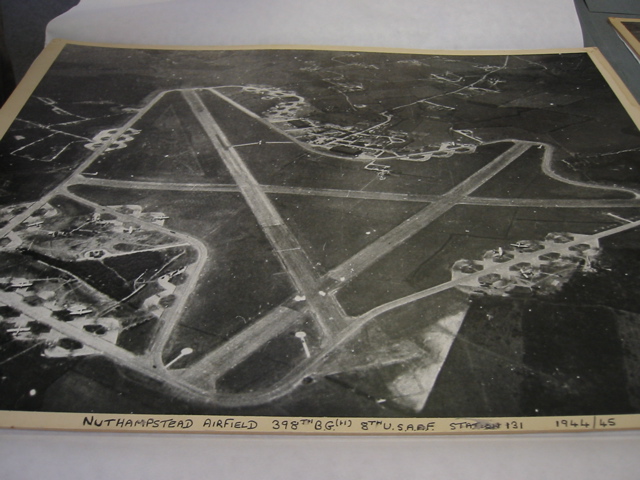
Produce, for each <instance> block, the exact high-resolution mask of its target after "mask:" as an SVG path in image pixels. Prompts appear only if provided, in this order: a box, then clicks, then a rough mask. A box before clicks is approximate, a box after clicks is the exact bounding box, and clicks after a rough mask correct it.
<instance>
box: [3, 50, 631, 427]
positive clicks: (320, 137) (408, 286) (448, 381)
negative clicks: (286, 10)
mask: <svg viewBox="0 0 640 480" xmlns="http://www.w3.org/2000/svg"><path fill="white" fill-rule="evenodd" d="M606 78H607V77H606V75H604V74H603V72H602V71H601V69H600V68H599V66H598V64H597V62H596V61H595V59H594V58H593V57H592V55H590V52H588V51H566V52H562V53H557V52H553V53H532V52H523V53H522V54H518V53H517V52H510V53H508V54H499V53H491V54H481V53H477V54H469V53H461V54H453V53H442V52H434V53H430V54H426V53H418V52H415V53H413V52H373V51H355V50H352V51H345V50H337V49H336V50H320V49H305V48H302V47H300V48H291V49H277V48H273V49H221V50H178V49H151V48H142V47H140V48H111V47H106V46H87V45H75V44H66V45H65V46H64V48H62V49H61V52H60V53H59V55H58V56H57V58H56V59H55V61H53V63H52V65H51V67H50V68H49V69H48V71H47V72H46V73H45V74H44V76H43V78H42V80H41V81H40V82H39V84H38V85H37V87H36V88H35V91H33V93H32V94H31V95H30V96H29V98H28V99H26V103H25V104H24V107H23V108H22V109H21V110H20V111H19V112H18V113H17V117H16V118H15V120H13V121H12V123H11V126H10V127H9V129H8V130H7V132H6V133H5V134H4V137H3V138H2V140H1V141H0V161H1V162H2V171H1V173H0V410H4V411H28V412H75V413H87V412H92V413H114V414H115V413H121V414H131V413H133V414H158V415H159V414H171V415H233V416H279V417H295V416H312V417H328V416H334V417H349V418H352V417H367V418H370V417H374V418H407V417H410V418H440V417H468V418H482V417H536V416H562V415H601V414H602V415H605V414H607V415H608V414H612V415H614V414H615V415H618V414H620V415H622V414H637V413H640V356H639V355H640V296H639V295H638V292H639V291H640V162H639V159H640V132H639V130H638V126H637V124H636V123H635V122H634V118H633V116H634V114H632V113H630V112H631V110H633V109H635V111H637V109H638V106H637V104H635V105H631V107H632V108H630V106H629V105H628V104H629V100H628V98H626V99H621V98H619V96H618V95H617V91H616V89H615V88H612V86H611V85H610V84H609V83H608V82H607V79H606ZM623 100H624V101H623ZM637 120H638V118H637V115H636V121H637Z"/></svg>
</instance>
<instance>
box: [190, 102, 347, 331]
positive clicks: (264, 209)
mask: <svg viewBox="0 0 640 480" xmlns="http://www.w3.org/2000/svg"><path fill="white" fill-rule="evenodd" d="M182 95H183V96H184V98H185V100H186V102H187V104H188V105H189V107H190V108H191V111H192V112H193V114H194V115H195V117H196V118H197V120H198V121H199V122H200V125H201V126H202V128H203V129H204V131H205V133H206V135H207V136H208V137H209V140H211V143H212V145H213V147H214V148H215V149H216V150H217V152H218V154H219V155H220V157H221V158H222V160H223V162H224V163H225V165H226V166H227V169H228V170H229V172H230V173H231V176H232V177H233V179H234V181H235V182H236V185H237V186H238V188H239V189H240V193H241V194H242V196H243V197H244V199H245V201H246V202H247V204H248V205H249V208H250V209H251V211H252V212H253V214H254V216H255V217H256V220H257V221H258V224H259V225H260V226H261V227H262V229H263V231H264V232H265V234H266V236H267V238H268V240H269V242H270V243H271V245H272V247H273V249H274V251H275V253H276V254H277V255H278V257H279V258H280V260H281V262H282V264H283V265H284V267H285V269H286V271H287V272H288V274H289V276H290V278H291V280H292V282H293V284H294V286H295V288H296V290H297V291H298V292H299V293H300V294H301V295H304V296H305V297H306V299H307V304H308V305H309V308H310V310H311V312H312V314H313V316H314V318H315V319H316V321H317V322H318V324H319V325H320V326H321V328H322V330H323V332H324V333H325V334H326V335H327V336H328V337H332V336H334V335H337V334H338V333H339V332H340V331H341V330H342V328H343V327H344V325H345V315H344V312H343V311H342V308H341V307H340V305H339V304H338V302H337V301H336V300H335V299H327V298H325V297H323V295H322V293H321V291H320V285H319V282H318V275H316V272H315V269H314V267H313V265H312V264H311V262H310V261H309V258H308V257H307V256H306V254H305V253H304V250H303V249H302V247H301V246H300V244H299V243H298V240H297V238H296V237H295V236H294V235H293V233H291V231H290V230H289V227H287V225H286V224H285V222H284V220H283V219H282V217H281V216H280V214H279V213H278V211H277V209H276V208H275V206H274V205H273V203H272V202H271V200H270V199H269V197H268V196H267V195H266V193H265V192H264V191H263V189H262V187H261V186H260V184H259V183H258V181H257V180H256V179H255V178H254V176H253V174H252V173H251V171H250V170H249V168H248V167H247V165H246V164H245V162H244V161H243V159H242V157H241V156H240V154H238V152H237V150H236V149H235V148H234V147H233V145H232V143H231V142H230V141H229V140H228V139H227V137H226V135H225V134H224V132H223V131H222V129H221V128H220V126H219V125H218V122H217V121H216V120H215V119H214V117H213V115H212V114H211V112H210V111H209V110H208V108H207V107H206V106H205V104H204V102H203V101H202V99H201V97H200V93H198V91H196V90H192V91H184V92H182Z"/></svg>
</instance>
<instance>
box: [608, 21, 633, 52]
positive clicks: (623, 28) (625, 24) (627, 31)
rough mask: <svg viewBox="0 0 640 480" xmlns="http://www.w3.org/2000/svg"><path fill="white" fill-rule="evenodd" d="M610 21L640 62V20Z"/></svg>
mask: <svg viewBox="0 0 640 480" xmlns="http://www.w3.org/2000/svg"><path fill="white" fill-rule="evenodd" d="M609 21H610V22H611V24H612V25H613V26H614V27H615V29H616V31H617V32H618V35H619V36H620V37H621V38H622V40H623V41H624V42H625V43H626V45H627V47H628V48H629V50H631V51H632V52H633V54H634V55H635V57H636V59H637V60H638V61H639V62H640V18H610V19H609Z"/></svg>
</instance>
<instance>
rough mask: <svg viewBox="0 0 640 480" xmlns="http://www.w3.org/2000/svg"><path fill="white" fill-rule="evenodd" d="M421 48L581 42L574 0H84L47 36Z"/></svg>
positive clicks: (577, 44)
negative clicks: (378, 0) (387, 0)
mask: <svg viewBox="0 0 640 480" xmlns="http://www.w3.org/2000/svg"><path fill="white" fill-rule="evenodd" d="M52 38H67V39H71V40H81V41H91V42H107V43H136V44H155V45H262V44H275V45H291V44H297V45H301V44H309V45H337V46H338V45H339V46H369V47H393V48H422V49H464V50H494V49H500V50H502V49H538V48H573V47H581V46H583V40H582V32H581V29H580V23H579V21H578V16H577V13H576V10H575V8H574V4H573V1H572V0H536V1H531V0H447V1H443V0H396V1H394V2H382V1H380V2H377V1H371V0H349V1H346V0H324V1H299V0H271V1H268V2H267V1H264V0H242V1H239V0H216V1H210V0H160V1H157V0H156V1H154V0H134V1H131V0H127V1H126V2H125V1H123V0H82V1H81V3H80V4H79V5H78V6H77V7H74V8H73V9H71V10H70V11H68V12H67V13H65V14H63V15H62V16H60V17H58V18H56V19H54V20H53V21H52V22H51V23H50V24H49V26H48V28H47V40H48V41H49V40H51V39H52Z"/></svg>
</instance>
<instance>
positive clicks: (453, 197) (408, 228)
mask: <svg viewBox="0 0 640 480" xmlns="http://www.w3.org/2000/svg"><path fill="white" fill-rule="evenodd" d="M532 145H533V144H532V143H529V142H514V145H513V146H512V147H511V148H509V149H508V150H507V151H506V152H504V153H502V154H501V155H499V156H498V157H496V158H495V159H494V160H492V161H491V162H490V163H489V164H487V165H485V166H484V167H483V168H481V169H480V170H478V171H477V172H476V173H474V174H473V175H471V176H470V177H468V178H467V179H465V180H464V181H463V182H461V183H459V184H458V185H457V186H456V187H454V188H453V189H451V190H449V191H448V192H447V193H445V194H444V195H441V196H440V198H439V199H438V200H437V201H435V202H433V203H431V204H430V205H428V206H427V207H425V208H423V209H422V210H420V211H419V212H418V213H416V214H415V215H413V216H411V217H410V218H408V219H407V220H405V221H404V222H402V223H401V224H400V225H398V226H397V227H395V228H394V229H392V230H390V231H389V232H387V233H386V234H384V235H382V236H381V237H379V238H378V239H376V240H375V241H373V242H372V243H370V244H369V245H367V246H366V247H365V248H363V249H362V250H360V251H359V252H358V253H357V254H355V255H354V256H352V257H351V258H349V259H348V260H346V261H345V262H343V263H342V264H341V265H339V266H337V267H336V268H334V269H333V270H331V271H330V272H329V273H328V274H327V276H328V277H330V278H332V279H334V280H337V281H348V280H350V279H351V278H353V277H355V276H357V275H359V274H360V273H362V272H363V271H364V270H365V269H367V268H368V267H370V266H371V265H373V264H374V263H375V262H377V261H378V260H379V259H380V258H381V257H383V256H385V255H387V254H388V253H390V252H392V251H393V250H395V249H396V248H397V247H398V246H399V245H401V244H402V243H404V242H406V241H407V240H408V239H409V238H411V237H412V236H413V235H415V234H416V233H418V232H419V231H420V230H422V229H423V228H425V227H426V226H427V225H429V224H430V223H432V222H433V221H434V220H435V219H437V218H439V217H440V216H442V215H443V214H445V213H446V212H448V211H449V210H451V209H452V208H453V207H455V206H456V205H457V204H458V203H460V201H461V200H462V199H463V198H466V197H467V196H468V195H470V194H471V193H472V192H473V191H474V190H476V189H477V188H479V187H480V186H482V185H483V184H484V183H486V182H487V181H489V180H490V179H491V178H493V177H494V176H495V175H496V174H497V173H498V172H500V171H501V170H502V169H504V168H505V167H507V166H508V165H509V164H511V163H512V162H513V161H514V160H516V159H517V158H518V157H520V156H521V155H522V154H523V153H524V152H526V151H527V150H528V149H529V148H531V146H532Z"/></svg>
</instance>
